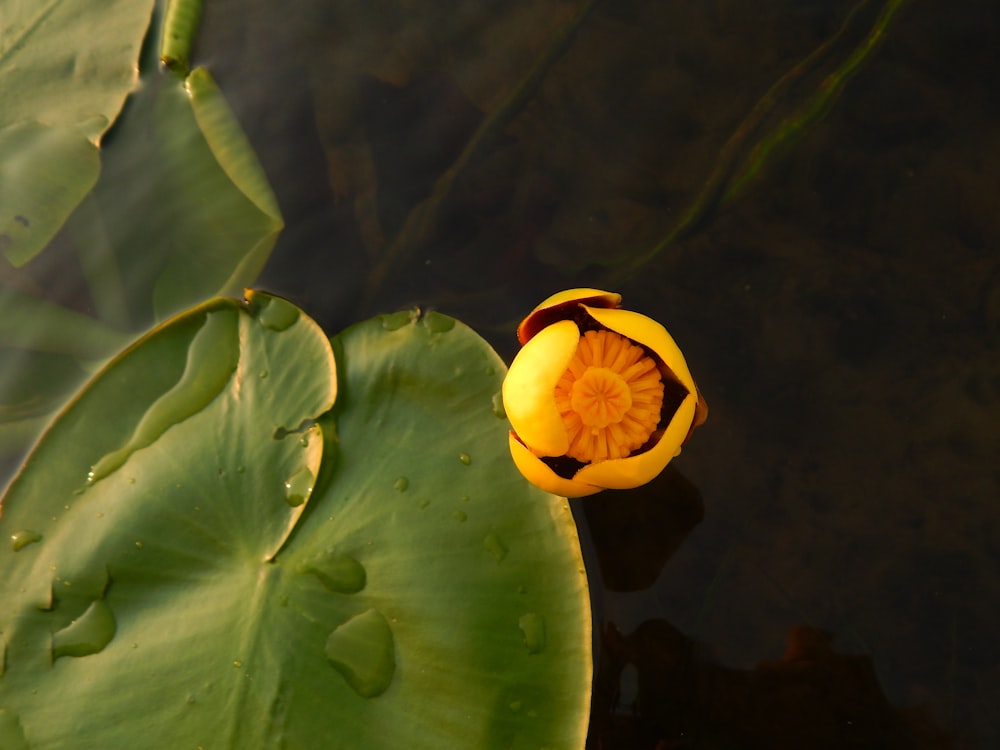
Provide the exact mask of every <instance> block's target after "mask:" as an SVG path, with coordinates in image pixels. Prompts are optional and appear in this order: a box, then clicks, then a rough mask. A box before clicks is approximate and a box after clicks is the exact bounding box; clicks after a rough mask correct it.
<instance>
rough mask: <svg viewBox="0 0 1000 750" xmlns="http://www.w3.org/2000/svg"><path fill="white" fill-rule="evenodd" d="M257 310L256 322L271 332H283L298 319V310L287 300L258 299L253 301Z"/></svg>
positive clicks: (274, 298) (277, 298)
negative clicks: (256, 305)
mask: <svg viewBox="0 0 1000 750" xmlns="http://www.w3.org/2000/svg"><path fill="white" fill-rule="evenodd" d="M254 302H257V303H258V305H259V307H258V308H257V320H259V321H260V324H261V325H262V326H264V327H265V328H268V329H270V330H272V331H284V330H285V329H287V328H291V326H292V325H293V324H294V323H295V321H296V320H298V319H299V309H298V308H297V307H296V306H295V305H293V304H292V303H291V302H289V301H288V300H283V299H281V298H280V297H258V298H256V299H255V300H254Z"/></svg>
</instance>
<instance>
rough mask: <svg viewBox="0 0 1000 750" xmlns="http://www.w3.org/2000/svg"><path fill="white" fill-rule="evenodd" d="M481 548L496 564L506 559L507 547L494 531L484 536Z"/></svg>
mask: <svg viewBox="0 0 1000 750" xmlns="http://www.w3.org/2000/svg"><path fill="white" fill-rule="evenodd" d="M483 546H484V547H485V548H486V551H487V552H489V553H490V555H492V556H493V559H494V560H496V561H497V562H500V561H501V560H503V559H504V558H505V557H507V545H505V544H504V543H503V539H501V538H500V536H499V535H498V534H497V533H496V532H495V531H491V532H490V533H489V534H487V535H486V537H485V538H484V539H483Z"/></svg>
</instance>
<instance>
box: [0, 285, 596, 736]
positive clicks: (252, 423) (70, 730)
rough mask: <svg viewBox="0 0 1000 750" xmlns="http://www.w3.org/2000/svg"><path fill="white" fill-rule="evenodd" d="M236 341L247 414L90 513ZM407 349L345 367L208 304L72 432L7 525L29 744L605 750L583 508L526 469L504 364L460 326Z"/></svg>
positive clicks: (164, 444)
mask: <svg viewBox="0 0 1000 750" xmlns="http://www.w3.org/2000/svg"><path fill="white" fill-rule="evenodd" d="M234 315H235V316H236V318H237V320H236V323H235V329H236V339H237V340H238V346H239V357H238V362H237V365H236V368H235V370H234V371H233V372H232V373H231V375H229V376H228V379H226V382H225V384H224V386H223V387H222V389H221V390H219V392H218V393H217V394H216V395H215V396H214V397H212V398H211V399H208V400H207V401H206V400H205V399H198V403H197V406H198V407H199V408H197V409H196V410H193V411H192V410H191V409H188V408H182V409H179V410H178V412H177V421H176V422H175V423H173V424H170V425H168V426H167V427H166V428H165V429H162V430H157V435H156V436H155V439H153V440H152V441H151V442H149V443H148V444H146V445H143V446H141V447H137V448H135V450H133V451H132V452H131V453H130V454H129V455H128V456H127V457H126V459H125V460H124V462H123V463H121V465H120V466H118V467H116V468H115V469H114V470H112V471H110V472H108V473H107V475H106V476H104V477H103V478H102V479H100V481H98V482H95V483H94V484H92V485H90V486H87V485H86V483H85V477H86V471H87V470H88V468H89V467H90V466H92V465H94V464H95V463H96V462H98V461H99V460H100V459H101V457H102V456H104V455H106V454H107V453H108V452H109V451H114V450H116V449H118V448H119V446H121V445H123V444H126V443H127V442H128V440H129V437H130V435H133V434H134V433H135V431H136V425H137V424H140V423H141V422H142V419H143V415H144V414H147V413H148V412H149V410H150V409H151V408H153V407H154V406H155V405H156V404H158V403H162V401H163V399H164V398H172V397H170V396H169V394H171V393H173V390H172V389H176V388H177V384H178V383H183V382H184V379H185V371H186V367H187V366H188V364H189V363H190V362H191V361H192V356H193V355H192V351H194V350H195V349H199V348H201V347H203V346H204V345H205V344H206V343H211V341H210V340H209V339H208V338H205V337H206V336H208V334H206V333H205V331H207V330H210V329H208V328H207V327H206V325H207V324H206V320H211V319H212V317H213V316H217V317H216V319H217V320H221V321H222V322H223V325H221V326H220V327H219V328H218V331H215V332H211V331H210V332H211V335H212V336H215V335H219V336H223V337H224V338H227V339H228V337H230V336H231V335H232V333H231V331H232V329H233V324H231V323H230V322H228V321H229V320H230V319H231V318H232V317H233V316H234ZM383 322H384V321H382V320H378V319H377V320H373V321H368V322H366V323H362V324H359V325H358V326H355V327H353V328H351V329H349V330H348V331H346V332H344V334H342V335H341V336H339V337H337V338H336V339H335V340H334V342H333V346H332V348H331V346H330V342H328V341H327V339H326V338H325V337H324V336H323V334H322V332H321V331H319V329H318V328H317V327H316V326H315V324H314V323H312V321H310V320H309V319H308V318H307V317H305V316H304V315H303V314H301V313H300V312H299V311H298V310H296V309H295V308H294V307H292V306H291V305H289V304H288V303H286V302H284V301H282V300H276V299H275V298H271V297H268V296H267V295H263V294H260V293H250V294H249V295H248V302H247V303H245V304H242V305H240V304H237V303H235V302H232V301H227V300H216V301H213V302H210V303H206V304H204V305H201V306H199V307H198V308H195V309H193V310H191V311H188V312H187V313H184V314H182V315H180V316H178V317H176V318H175V319H173V320H171V321H169V322H168V323H166V324H164V325H162V326H160V327H159V328H157V329H155V330H154V331H153V332H151V333H150V334H148V335H147V336H146V337H144V338H143V339H141V340H140V341H139V342H137V343H136V344H134V345H133V346H132V347H130V348H129V349H128V350H126V351H125V352H124V353H122V354H121V355H119V356H118V357H117V358H115V359H114V360H113V361H112V362H111V363H110V364H109V365H108V366H107V367H106V368H105V369H104V370H103V371H102V372H101V373H100V374H99V375H98V376H97V377H96V378H95V379H94V380H92V381H91V383H90V384H88V386H87V387H86V388H85V389H84V390H83V391H82V392H81V393H80V394H79V396H78V397H77V399H76V400H75V401H74V402H73V403H72V404H71V405H70V406H69V407H68V408H67V409H66V411H65V412H64V413H63V414H62V415H61V416H60V417H59V419H58V420H57V421H56V422H55V423H54V424H53V425H52V427H51V428H50V429H49V430H48V432H47V433H46V435H45V436H44V437H43V439H42V441H41V442H40V443H39V445H38V446H37V447H36V449H35V451H34V452H33V454H32V456H31V457H30V458H29V460H28V462H27V463H26V464H25V466H24V467H23V468H22V471H21V473H20V474H19V475H18V477H17V478H16V479H15V482H14V483H13V484H12V486H11V487H10V489H9V491H8V492H7V494H6V496H5V497H4V501H3V516H2V518H0V537H3V538H7V539H11V538H12V537H15V536H16V542H17V543H16V544H15V543H14V541H15V540H13V539H12V541H11V543H10V544H5V545H0V568H2V569H3V570H4V571H5V575H4V577H3V578H2V579H0V598H2V600H3V601H4V602H5V607H4V608H3V609H2V610H0V640H2V645H3V649H4V650H5V652H6V670H5V672H4V673H3V675H2V676H0V709H2V710H4V711H5V712H6V713H5V714H4V716H5V717H6V718H5V719H4V720H5V721H6V723H7V725H10V726H11V727H16V728H18V729H19V731H21V732H22V734H23V737H24V740H25V743H26V744H28V745H30V746H31V747H32V748H35V749H36V750H45V748H57V747H66V746H81V745H82V746H93V747H132V748H162V747H165V746H167V747H174V746H177V747H184V746H191V747H197V746H199V745H200V746H203V747H220V748H246V747H254V748H272V747H273V748H278V747H327V748H344V749H345V750H346V749H347V748H351V750H355V749H357V748H390V747H400V746H406V747H412V748H428V749H429V748H440V747H454V748H470V749H472V748H475V749H476V750H478V749H479V748H529V747H530V748H537V747H542V746H546V747H551V748H579V747H582V745H583V741H584V738H585V735H586V724H587V716H588V708H589V689H590V677H591V659H590V647H591V640H590V639H591V632H590V613H589V600H588V594H587V585H586V576H585V573H584V571H583V567H582V561H581V557H580V550H579V545H578V541H577V539H576V531H575V527H574V525H573V521H572V518H571V515H570V513H569V509H568V506H567V504H566V501H565V500H563V499H561V498H556V497H553V496H549V495H546V494H545V493H542V492H540V491H538V490H536V489H534V488H532V487H530V486H529V485H527V484H526V483H525V482H524V480H523V479H522V478H521V477H520V475H519V474H518V473H517V471H516V469H514V467H513V466H512V464H511V462H510V459H509V457H508V455H507V447H506V431H507V427H506V422H505V421H503V420H501V419H499V418H497V416H496V415H495V414H494V412H493V406H492V396H493V395H494V394H495V393H496V392H497V390H499V387H500V382H501V379H502V377H503V372H504V368H503V363H502V362H501V361H500V360H499V358H498V357H497V356H496V354H495V353H494V352H493V351H492V350H491V349H490V348H489V346H488V345H487V344H486V343H485V342H484V341H482V339H480V338H479V337H478V336H477V335H475V334H474V333H473V332H472V331H471V330H469V329H468V328H466V327H465V326H463V325H461V324H460V323H456V322H455V321H453V320H451V319H449V318H445V317H443V316H436V315H433V314H432V315H431V316H427V317H423V318H418V317H417V316H411V317H410V318H409V322H408V323H406V324H403V325H400V321H399V320H397V319H391V321H390V322H391V325H383ZM199 336H202V338H201V339H199ZM334 352H336V356H337V359H336V361H335V359H334ZM223 370H225V368H221V369H219V372H222V371H223ZM214 389H215V386H214V385H213V388H212V389H210V390H214ZM164 394H168V396H165V395H164ZM335 398H336V405H335V406H334V409H333V411H332V412H331V411H328V410H329V409H330V406H331V404H333V403H334V399H335ZM189 403H190V402H189ZM303 467H306V468H307V469H308V470H309V471H310V472H311V473H312V476H314V477H318V479H316V480H315V482H314V483H313V486H312V487H311V491H305V494H304V496H302V497H299V495H298V494H295V493H301V492H303V491H302V490H301V489H300V488H298V485H297V481H293V478H294V477H296V476H297V474H298V472H300V471H301V470H302V468H303ZM404 476H405V477H406V478H407V480H408V481H407V482H406V483H398V482H397V481H396V480H397V479H399V478H400V477H404ZM290 486H291V487H294V488H295V493H293V494H292V496H290V495H289V494H288V493H289V491H290ZM81 490H82V491H81ZM29 532H30V533H29ZM33 535H34V536H33ZM8 603H9V604H8ZM74 622H77V623H83V624H82V625H74ZM60 633H61V634H62V635H59V637H58V638H55V641H56V642H57V646H56V648H57V649H58V653H54V652H53V639H54V636H55V635H56V634H60Z"/></svg>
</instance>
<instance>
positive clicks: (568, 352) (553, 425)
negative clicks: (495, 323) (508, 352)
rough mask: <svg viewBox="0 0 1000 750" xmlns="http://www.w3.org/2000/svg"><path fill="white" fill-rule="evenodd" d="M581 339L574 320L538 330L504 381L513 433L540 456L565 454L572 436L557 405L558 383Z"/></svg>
mask: <svg viewBox="0 0 1000 750" xmlns="http://www.w3.org/2000/svg"><path fill="white" fill-rule="evenodd" d="M579 341H580V329H579V328H577V326H576V323H574V322H573V321H572V320H561V321H559V322H558V323H553V324H552V325H550V326H548V327H547V328H545V329H543V330H541V331H539V333H538V335H537V336H534V337H533V338H532V339H531V340H530V341H529V342H528V343H527V344H525V345H524V346H523V347H522V348H521V351H519V352H518V353H517V356H516V357H514V361H513V362H511V365H510V369H509V370H508V371H507V377H506V378H504V381H503V407H504V410H505V411H506V412H507V419H509V420H510V424H511V426H512V427H513V428H514V432H516V433H517V435H518V437H519V438H520V439H521V440H522V441H523V442H524V444H525V445H528V446H530V447H531V449H532V450H533V451H534V452H535V453H537V454H538V455H540V456H562V455H563V454H565V453H566V451H567V450H569V436H568V435H567V434H566V426H565V425H564V424H563V420H562V416H560V414H559V410H558V409H557V408H556V399H555V392H556V383H558V382H559V378H561V377H562V375H563V373H564V372H566V368H567V367H568V366H569V361H570V360H571V359H572V358H573V354H574V353H575V352H576V345H577V343H578V342H579Z"/></svg>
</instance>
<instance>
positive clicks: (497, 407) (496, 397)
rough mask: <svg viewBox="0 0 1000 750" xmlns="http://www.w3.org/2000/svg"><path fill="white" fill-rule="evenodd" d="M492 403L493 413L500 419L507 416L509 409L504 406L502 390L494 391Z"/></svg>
mask: <svg viewBox="0 0 1000 750" xmlns="http://www.w3.org/2000/svg"><path fill="white" fill-rule="evenodd" d="M490 405H491V408H492V410H493V413H494V414H495V415H496V416H498V417H499V418H500V419H506V418H507V410H506V409H504V408H503V393H501V392H500V391H497V392H496V393H494V394H493V398H492V399H491V404H490Z"/></svg>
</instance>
